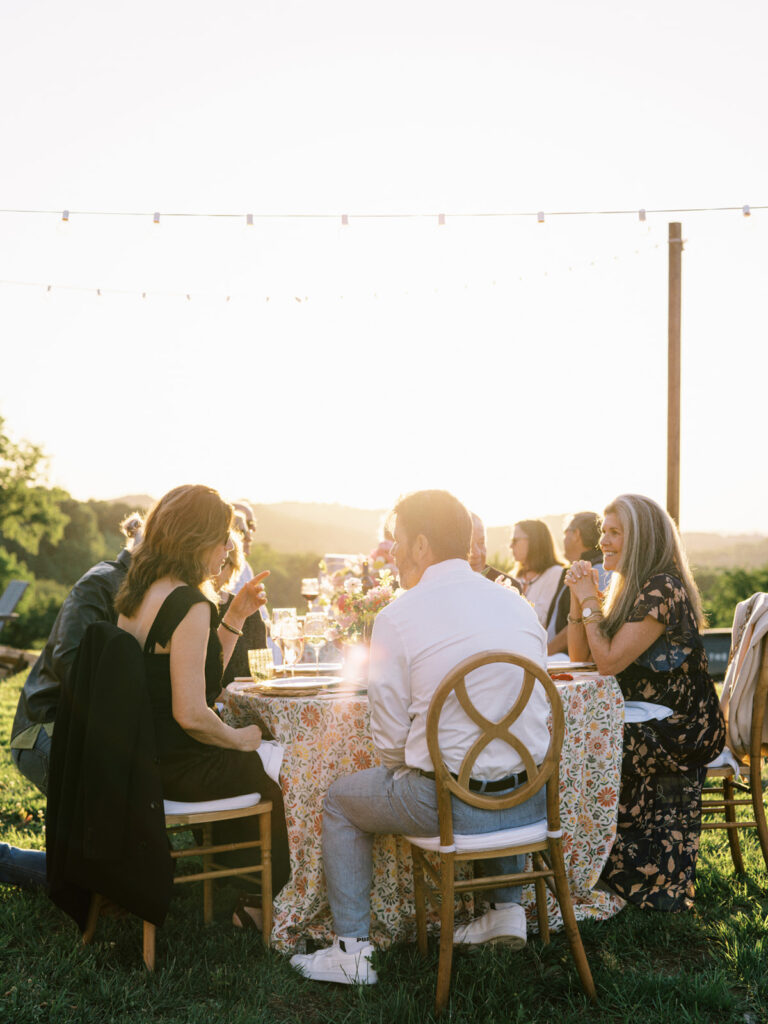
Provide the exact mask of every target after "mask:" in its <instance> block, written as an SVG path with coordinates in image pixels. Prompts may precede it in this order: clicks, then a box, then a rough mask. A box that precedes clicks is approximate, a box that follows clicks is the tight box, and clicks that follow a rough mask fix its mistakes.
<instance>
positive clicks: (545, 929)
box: [533, 853, 549, 946]
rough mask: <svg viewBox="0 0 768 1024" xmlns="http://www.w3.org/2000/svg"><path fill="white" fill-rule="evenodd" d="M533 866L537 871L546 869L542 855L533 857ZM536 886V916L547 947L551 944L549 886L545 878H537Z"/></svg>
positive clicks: (540, 933)
mask: <svg viewBox="0 0 768 1024" xmlns="http://www.w3.org/2000/svg"><path fill="white" fill-rule="evenodd" d="M533 866H534V868H535V869H536V870H537V871H542V870H543V869H544V861H543V859H542V857H541V855H540V854H538V853H535V854H534V855H533ZM534 885H535V886H536V916H537V917H538V919H539V935H540V936H541V941H542V942H543V943H544V945H545V946H546V945H547V944H548V942H549V914H548V912H547V886H546V884H545V882H544V879H543V878H537V879H536V880H535V882H534Z"/></svg>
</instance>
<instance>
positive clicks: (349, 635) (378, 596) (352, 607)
mask: <svg viewBox="0 0 768 1024" xmlns="http://www.w3.org/2000/svg"><path fill="white" fill-rule="evenodd" d="M364 561H366V562H367V561H368V559H363V558H362V557H361V558H359V559H358V558H355V559H347V561H346V562H345V564H344V567H343V568H341V569H338V570H337V571H336V572H334V573H331V574H329V575H323V577H322V582H321V585H320V589H321V595H320V601H321V603H322V604H324V605H325V607H326V609H327V612H328V615H329V616H330V617H331V618H332V619H333V625H332V626H331V629H330V631H329V634H328V635H329V639H331V640H333V641H334V642H337V643H359V642H360V641H363V642H365V643H367V642H368V641H369V640H370V639H371V631H372V630H373V621H374V619H375V618H376V616H377V615H378V613H379V612H380V611H381V609H382V608H385V607H386V606H387V605H388V604H389V603H390V601H392V600H394V598H395V597H397V595H398V594H399V593H400V591H399V589H398V587H397V585H396V582H395V577H394V576H393V575H392V573H391V572H390V570H389V569H381V570H379V572H378V581H374V585H373V586H372V587H370V588H369V589H368V590H366V589H365V588H364V586H363V579H362V576H363V563H364ZM320 571H321V573H323V572H324V565H323V563H322V562H321V563H320Z"/></svg>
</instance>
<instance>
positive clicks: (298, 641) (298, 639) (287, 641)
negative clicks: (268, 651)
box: [280, 618, 304, 676]
mask: <svg viewBox="0 0 768 1024" xmlns="http://www.w3.org/2000/svg"><path fill="white" fill-rule="evenodd" d="M280 639H281V641H282V644H281V646H282V649H283V664H284V665H286V666H287V667H288V668H290V670H291V675H292V676H293V675H295V674H296V663H297V661H298V660H299V658H300V657H301V655H302V652H303V651H304V638H303V636H302V629H301V623H300V622H299V620H298V619H291V618H285V619H283V620H282V622H281V625H280Z"/></svg>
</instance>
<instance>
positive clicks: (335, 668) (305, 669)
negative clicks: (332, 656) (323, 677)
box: [275, 661, 344, 676]
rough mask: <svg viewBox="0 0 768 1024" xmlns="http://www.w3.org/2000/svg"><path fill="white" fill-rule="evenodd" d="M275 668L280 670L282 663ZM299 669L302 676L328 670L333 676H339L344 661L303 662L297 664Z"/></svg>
mask: <svg viewBox="0 0 768 1024" xmlns="http://www.w3.org/2000/svg"><path fill="white" fill-rule="evenodd" d="M275 668H276V669H277V670H278V672H279V671H280V669H281V668H282V665H276V666H275ZM296 668H297V670H298V671H299V672H301V674H302V676H305V675H306V676H309V675H317V674H318V673H324V672H328V673H329V674H330V675H332V676H337V675H338V674H339V672H341V670H342V669H343V668H344V662H343V661H321V662H319V663H318V664H317V665H314V664H313V663H311V662H308V663H307V664H305V663H304V662H302V663H301V664H300V665H297V666H296Z"/></svg>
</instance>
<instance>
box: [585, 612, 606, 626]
mask: <svg viewBox="0 0 768 1024" xmlns="http://www.w3.org/2000/svg"><path fill="white" fill-rule="evenodd" d="M603 618H604V616H603V613H602V612H593V613H592V614H591V615H590V616H589V618H588V619H587V621H586V622H585V623H584V625H585V626H588V625H589V623H590V622H594V623H598V622H602V620H603Z"/></svg>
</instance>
